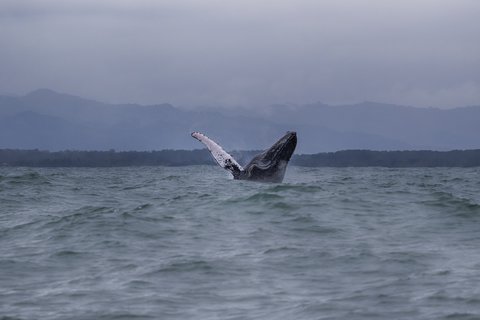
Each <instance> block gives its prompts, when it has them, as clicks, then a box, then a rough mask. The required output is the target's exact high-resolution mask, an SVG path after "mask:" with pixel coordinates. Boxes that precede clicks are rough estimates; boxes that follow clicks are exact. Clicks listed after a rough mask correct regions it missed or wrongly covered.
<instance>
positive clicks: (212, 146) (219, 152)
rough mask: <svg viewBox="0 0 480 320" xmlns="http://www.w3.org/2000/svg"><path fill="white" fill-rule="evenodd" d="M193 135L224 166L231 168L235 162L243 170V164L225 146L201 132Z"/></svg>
mask: <svg viewBox="0 0 480 320" xmlns="http://www.w3.org/2000/svg"><path fill="white" fill-rule="evenodd" d="M192 137H194V138H195V139H197V140H198V141H200V142H201V143H203V144H204V145H205V146H206V147H207V149H208V150H209V151H210V153H211V154H212V156H213V158H214V159H215V161H217V163H218V164H219V165H220V166H221V167H222V168H224V169H227V170H230V169H229V166H231V164H234V165H235V166H237V167H238V169H240V171H243V168H242V166H241V165H239V164H238V162H237V161H235V159H234V158H233V157H232V156H231V155H230V154H228V152H226V151H225V150H223V148H222V147H220V146H219V145H218V144H217V143H216V142H215V141H213V140H212V139H210V138H209V137H207V136H206V135H204V134H203V133H200V132H193V133H192Z"/></svg>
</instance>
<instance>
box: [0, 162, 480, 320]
mask: <svg viewBox="0 0 480 320" xmlns="http://www.w3.org/2000/svg"><path fill="white" fill-rule="evenodd" d="M479 317H480V168H471V169H455V168H432V169H425V168H417V169H386V168H336V169H333V168H300V167H289V168H288V170H287V175H286V177H285V181H284V183H282V184H265V183H255V182H248V181H236V180H232V179H231V178H230V177H229V176H228V172H226V171H223V170H222V169H221V168H219V167H215V166H191V167H175V168H169V167H132V168H50V169H47V168H9V167H3V168H0V319H389V320H391V319H478V318H479Z"/></svg>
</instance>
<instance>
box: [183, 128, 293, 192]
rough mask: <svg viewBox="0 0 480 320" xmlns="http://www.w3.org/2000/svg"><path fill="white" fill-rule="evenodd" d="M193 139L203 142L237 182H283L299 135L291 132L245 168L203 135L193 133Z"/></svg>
mask: <svg viewBox="0 0 480 320" xmlns="http://www.w3.org/2000/svg"><path fill="white" fill-rule="evenodd" d="M192 137H194V138H195V139H197V140H198V141H200V142H202V143H203V144H204V145H205V146H206V147H207V149H208V150H209V151H210V153H211V154H212V156H213V158H214V159H215V161H216V162H217V163H218V164H219V165H220V166H221V167H222V168H224V169H226V170H228V171H230V173H231V174H232V175H233V178H234V179H237V180H252V181H263V182H277V183H279V182H282V181H283V177H284V176H285V171H286V170H287V164H288V161H290V158H291V157H292V154H293V151H294V150H295V147H296V146H297V133H296V132H293V131H289V132H287V133H286V134H285V135H284V136H283V137H282V138H280V139H279V140H278V141H277V142H276V143H275V144H274V145H273V146H271V147H270V148H269V149H267V150H265V151H264V152H262V153H260V154H258V155H256V156H255V157H254V158H253V159H252V160H251V161H250V163H249V164H247V165H246V166H245V168H242V166H241V165H240V164H238V162H237V161H235V159H234V158H233V157H232V156H231V155H230V154H228V153H227V152H226V151H225V150H223V148H222V147H221V146H219V145H218V144H217V143H216V142H215V141H213V140H212V139H210V138H209V137H207V136H206V135H204V134H203V133H200V132H193V133H192Z"/></svg>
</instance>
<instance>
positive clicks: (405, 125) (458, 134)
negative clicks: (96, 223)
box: [0, 89, 480, 153]
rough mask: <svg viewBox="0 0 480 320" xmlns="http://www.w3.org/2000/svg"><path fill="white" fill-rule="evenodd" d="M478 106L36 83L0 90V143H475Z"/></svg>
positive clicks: (448, 146)
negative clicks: (231, 98) (275, 100)
mask: <svg viewBox="0 0 480 320" xmlns="http://www.w3.org/2000/svg"><path fill="white" fill-rule="evenodd" d="M479 122H480V106H469V107H460V108H454V109H438V108H415V107H408V106H398V105H391V104H381V103H375V102H363V103H359V104H353V105H335V106H332V105H326V104H322V103H316V104H310V105H301V106H289V105H272V106H269V107H265V108H258V109H254V108H235V109H231V108H230V109H229V108H207V107H204V108H196V109H185V108H179V107H174V106H172V105H170V104H158V105H137V104H108V103H102V102H98V101H94V100H89V99H84V98H81V97H77V96H73V95H69V94H62V93H57V92H54V91H52V90H48V89H40V90H36V91H34V92H31V93H29V94H26V95H25V96H6V95H3V96H0V148H2V149H41V150H50V151H57V150H110V149H115V150H138V151H142V150H161V149H198V148H201V147H202V145H200V144H199V143H198V142H197V141H195V140H194V139H192V138H191V137H190V133H191V132H192V131H201V132H204V133H206V134H207V135H208V136H210V137H211V138H213V139H214V140H216V141H217V142H219V144H221V145H222V146H224V148H225V149H227V150H252V149H264V148H266V147H269V146H270V145H271V144H273V142H275V141H276V139H277V138H278V137H280V136H281V135H282V134H283V133H284V132H285V131H288V130H294V131H297V133H298V138H299V143H298V147H297V153H316V152H326V151H337V150H345V149H370V150H423V149H428V150H454V149H478V148H480V139H479V137H480V125H479Z"/></svg>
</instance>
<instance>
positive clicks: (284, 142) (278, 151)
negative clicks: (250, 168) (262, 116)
mask: <svg viewBox="0 0 480 320" xmlns="http://www.w3.org/2000/svg"><path fill="white" fill-rule="evenodd" d="M296 146H297V133H296V132H295V131H288V132H287V133H286V134H285V135H284V136H283V137H281V138H280V139H279V140H278V141H277V142H275V144H274V145H273V146H271V147H270V148H269V149H267V150H265V151H264V152H263V153H262V155H263V159H264V160H266V161H287V162H288V161H290V158H291V157H292V154H293V152H294V151H295V147H296Z"/></svg>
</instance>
